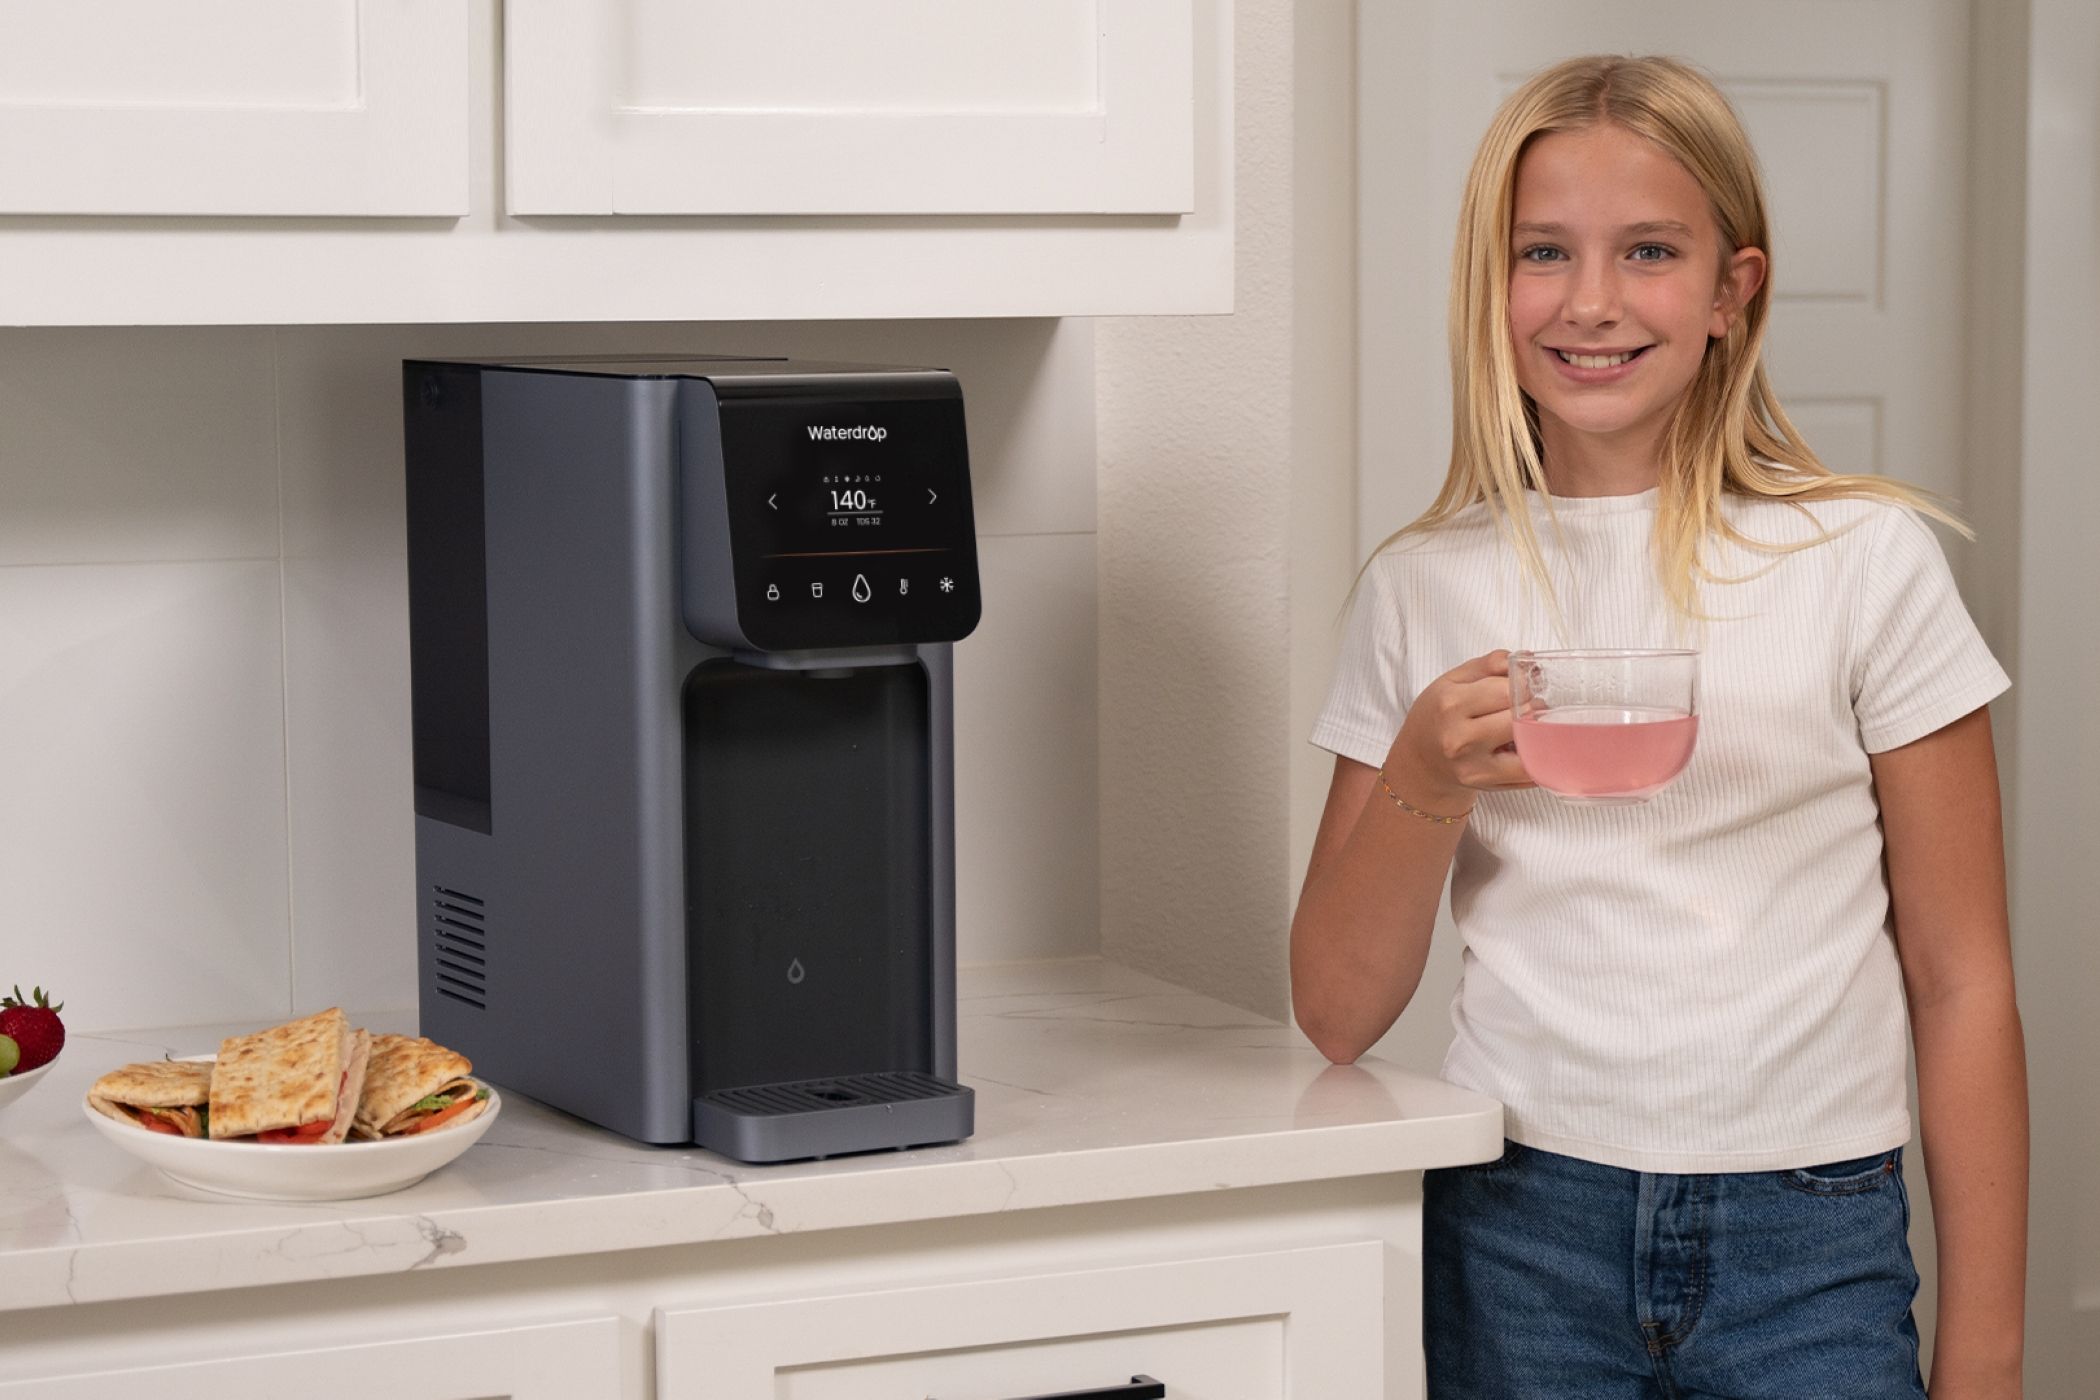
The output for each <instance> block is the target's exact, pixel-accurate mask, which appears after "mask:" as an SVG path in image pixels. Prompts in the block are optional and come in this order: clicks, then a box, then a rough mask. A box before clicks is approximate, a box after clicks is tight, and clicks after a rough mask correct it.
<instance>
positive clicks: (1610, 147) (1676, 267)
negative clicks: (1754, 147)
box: [1509, 125, 1764, 495]
mask: <svg viewBox="0 0 2100 1400" xmlns="http://www.w3.org/2000/svg"><path fill="white" fill-rule="evenodd" d="M1763 275H1764V255H1763V253H1761V252H1759V251H1758V250H1757V249H1754V248H1744V249H1729V248H1726V247H1724V246H1723V245H1722V240H1721V231H1720V227H1719V225H1718V224H1717V223H1716V222H1715V221H1714V215H1713V210H1712V207H1711V205H1710V204H1709V203H1708V201H1707V197H1706V193H1705V191H1704V190H1702V189H1701V188H1700V187H1699V182H1698V181H1697V180H1696V179H1694V178H1693V176H1692V173H1691V172H1690V171H1689V170H1686V169H1685V168H1684V166H1682V165H1680V164H1679V163H1678V162H1677V161H1676V159H1674V158H1673V157H1672V156H1671V155H1670V154H1669V153H1668V152H1666V151H1664V150H1663V149H1662V148H1661V147H1660V146H1657V145H1655V144H1654V143H1653V142H1651V141H1649V140H1647V139H1646V138H1644V137H1641V136H1637V135H1635V134H1634V133H1632V132H1630V131H1628V130H1626V129H1625V128H1623V127H1617V126H1610V125H1604V126H1596V127H1591V128H1588V129H1586V130H1582V131H1566V132H1548V133H1546V134H1544V135H1542V136H1540V137H1538V138H1537V139H1536V140H1534V141H1533V142H1532V143H1531V145H1530V146H1529V148H1527V149H1526V150H1525V152H1524V154H1523V157H1522V158H1521V159H1520V160H1519V161H1518V163H1517V180H1516V200H1515V212H1514V216H1513V219H1512V226H1511V230H1510V274H1509V331H1510V340H1511V343H1512V348H1513V350H1514V352H1515V355H1516V369H1517V383H1518V384H1519V385H1521V386H1522V387H1523V389H1524V391H1525V392H1526V393H1527V394H1529V395H1530V396H1531V398H1532V400H1533V402H1534V403H1536V404H1537V406H1538V411H1539V432H1540V436H1541V437H1542V438H1543V439H1544V445H1545V454H1546V463H1547V472H1548V476H1549V478H1550V479H1551V480H1552V483H1553V488H1554V490H1555V491H1557V492H1560V493H1561V494H1563V495H1614V494H1621V493H1627V492H1633V491H1641V490H1645V489H1646V488H1647V487H1649V486H1652V485H1654V484H1655V481H1656V476H1657V472H1658V469H1659V462H1658V460H1657V450H1658V447H1659V444H1660V442H1661V439H1662V434H1663V430H1664V429H1665V428H1666V427H1667V426H1668V424H1669V420H1670V414H1671V412H1672V411H1673V410H1674V409H1675V408H1676V406H1677V403H1678V401H1679V400H1680V399H1681V398H1682V397H1683V396H1684V393H1685V390H1686V389H1687V388H1688V387H1689V386H1690V385H1691V383H1692V380H1693V378H1694V376H1695V375H1697V373H1698V371H1699V364H1700V361H1701V359H1702V358H1703V357H1704V356H1705V354H1706V345H1707V340H1708V338H1709V337H1715V336H1721V335H1724V334H1726V333H1727V330H1728V327H1729V325H1730V323H1731V322H1732V321H1733V320H1734V318H1735V317H1736V315H1737V314H1739V312H1740V309H1741V307H1742V306H1743V304H1744V303H1745V302H1747V301H1748V299H1749V298H1750V296H1751V295H1752V294H1753V293H1754V292H1755V291H1756V290H1757V286H1758V284H1759V282H1760V281H1761V280H1762V278H1763Z"/></svg>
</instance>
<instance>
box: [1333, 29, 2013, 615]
mask: <svg viewBox="0 0 2100 1400" xmlns="http://www.w3.org/2000/svg"><path fill="white" fill-rule="evenodd" d="M1601 125H1614V126H1619V127H1622V128H1624V129H1625V130H1627V131H1630V132H1632V133H1634V134H1635V135H1638V136H1642V137H1645V138H1646V139H1648V140H1650V141H1652V142H1654V143H1655V144H1656V145H1658V146H1660V147H1661V148H1662V149H1663V150H1665V151H1667V152H1668V153H1669V154H1670V155H1671V156H1673V157H1675V158H1676V160H1677V161H1678V162H1679V163H1680V164H1681V165H1683V166H1684V168H1685V169H1686V170H1688V171H1689V172H1691V174H1692V176H1693V178H1694V179H1696V180H1697V181H1698V182H1699V185H1700V188H1702V189H1703V190H1705V191H1706V196H1707V200H1708V202H1709V204H1710V205H1711V206H1712V210H1713V215H1714V220H1715V222H1716V223H1717V224H1718V225H1719V226H1720V232H1721V242H1722V247H1723V249H1724V250H1726V251H1727V252H1729V253H1732V252H1733V251H1734V250H1736V249H1740V248H1758V249H1761V250H1764V252H1765V253H1766V255H1767V258H1768V259H1769V256H1770V251H1771V239H1770V227H1769V225H1768V223H1767V221H1766V218H1765V200H1764V191H1763V189H1762V188H1761V187H1760V184H1759V180H1758V172H1757V158H1756V156H1755V154H1754V153H1753V152H1752V150H1751V148H1750V141H1749V138H1748V137H1747V136H1746V135H1745V134H1744V132H1743V128H1742V124H1741V123H1740V122H1739V121H1738V120H1737V118H1736V114H1735V111H1734V109H1732V108H1731V107H1730V106H1729V105H1728V100H1727V99H1726V98H1725V97H1723V96H1722V95H1721V93H1720V91H1719V90H1718V89H1717V88H1716V87H1715V86H1714V84H1713V82H1712V80H1710V79H1709V78H1708V77H1707V76H1706V75H1705V74H1703V73H1701V72H1700V71H1699V70H1698V69H1696V68H1693V67H1692V66H1690V65H1689V64H1686V63H1681V62H1679V61H1677V60H1675V59H1669V58H1631V57H1618V56H1613V55H1599V56H1592V57H1588V58H1574V59H1569V60H1567V61H1566V62H1563V63H1559V64H1556V65H1554V66H1553V67H1551V68H1548V69H1546V70H1545V71H1543V72H1541V73H1538V74H1537V75H1535V76H1534V77H1532V78H1531V80H1530V81H1528V82H1526V83H1525V84H1524V85H1523V86H1522V87H1521V88H1519V89H1518V90H1517V91H1516V92H1515V93H1514V94H1512V95H1511V96H1510V98H1509V100H1508V101H1506V102H1504V103H1503V104H1502V108H1501V110H1500V111H1499V112H1497V113H1496V114H1495V119H1494V121H1493V122H1492V123H1491V124H1490V125H1489V127H1488V131H1487V135H1486V136H1484V137H1483V138H1482V139H1481V142H1480V150H1479V151H1478V153H1477V154H1476V155H1475V156H1474V158H1473V168H1472V171H1471V173H1470V174H1468V175H1467V177H1466V188H1465V196H1464V200H1463V202H1462V204H1461V205H1460V211H1459V220H1458V242H1457V246H1456V248H1455V250H1454V252H1453V255H1452V263H1451V379H1452V441H1451V465H1450V469H1449V471H1448V472H1447V473H1446V475H1445V477H1444V485H1443V488H1442V490H1441V491H1439V492H1438V494H1437V498H1436V500H1435V502H1434V503H1433V504H1432V505H1431V506H1430V507H1429V509H1428V510H1426V511H1424V512H1423V513H1422V515H1421V516H1420V517H1418V518H1417V519H1416V520H1414V521H1413V522H1411V523H1410V524H1408V525H1407V526H1405V527H1404V528H1402V529H1401V530H1400V531H1398V532H1397V533H1396V534H1394V535H1393V536H1391V537H1390V538H1388V539H1387V540H1386V541H1385V543H1384V544H1382V545H1380V546H1379V550H1378V551H1373V555H1374V557H1375V556H1376V554H1377V553H1378V552H1380V551H1383V550H1384V549H1386V548H1387V547H1389V546H1391V545H1392V544H1393V543H1394V542H1395V541H1397V540H1399V539H1401V538H1402V537H1403V536H1406V535H1408V534H1411V533H1414V532H1417V531H1424V530H1433V529H1435V528H1436V527H1438V526H1440V525H1442V524H1444V523H1445V522H1447V521H1449V520H1450V519H1451V518H1452V517H1453V516H1455V515H1457V514H1458V513H1459V512H1460V511H1462V510H1464V509H1466V508H1467V507H1469V506H1471V505H1473V504H1475V503H1476V502H1485V504H1486V506H1487V508H1488V510H1489V511H1490V512H1491V513H1492V514H1493V515H1494V517H1495V518H1496V520H1497V522H1498V523H1499V524H1500V525H1501V527H1502V528H1503V529H1504V530H1505V531H1506V532H1507V533H1508V534H1509V535H1510V536H1511V537H1512V538H1513V541H1514V543H1515V546H1516V549H1517V552H1518V555H1519V557H1520V558H1521V559H1522V561H1523V564H1524V569H1525V572H1526V573H1527V574H1529V575H1530V576H1531V577H1532V579H1534V580H1535V581H1536V582H1537V583H1538V584H1539V586H1540V587H1541V588H1542V589H1543V591H1544V592H1545V594H1546V597H1547V599H1548V600H1549V601H1552V600H1553V598H1554V592H1553V585H1552V580H1551V579H1550V578H1549V577H1548V575H1547V571H1546V566H1545V561H1544V558H1543V556H1542V555H1541V554H1540V552H1539V547H1538V537H1537V534H1536V532H1535V531H1534V530H1533V528H1532V523H1531V513H1530V512H1529V511H1528V510H1526V509H1525V508H1524V507H1523V504H1522V502H1523V499H1524V492H1525V491H1526V490H1527V489H1530V490H1535V491H1537V492H1538V493H1539V496H1540V498H1541V499H1542V500H1543V501H1544V502H1545V503H1546V506H1547V510H1548V515H1549V519H1552V520H1553V524H1554V528H1555V530H1556V531H1557V530H1558V529H1559V522H1558V519H1557V518H1554V517H1553V516H1552V515H1551V510H1552V493H1551V491H1549V490H1548V488H1547V485H1546V474H1545V470H1544V465H1543V462H1542V460H1541V443H1540V438H1539V428H1538V410H1537V406H1536V405H1535V404H1534V403H1533V402H1532V400H1531V397H1530V396H1529V395H1528V394H1526V393H1524V392H1523V390H1522V389H1521V388H1520V387H1519V386H1518V384H1517V372H1516V358H1515V351H1514V349H1513V348H1512V345H1511V340H1510V330H1509V279H1510V262H1511V253H1510V224H1511V220H1512V218H1513V217H1514V214H1513V210H1514V206H1515V202H1516V174H1517V162H1518V160H1519V158H1520V157H1521V156H1522V155H1523V153H1524V151H1525V149H1526V148H1527V146H1528V145H1529V144H1530V143H1531V141H1532V140H1534V139H1535V138H1536V137H1538V136H1540V135H1542V134H1544V133H1547V132H1564V131H1581V130H1585V129H1588V128H1592V127H1596V126H1601ZM1771 288H1772V278H1771V276H1770V273H1769V271H1768V272H1767V275H1766V276H1765V278H1764V280H1763V281H1762V283H1761V284H1760V285H1759V286H1758V288H1757V290H1756V292H1755V293H1754V294H1753V295H1752V296H1751V297H1750V298H1749V300H1748V301H1747V303H1746V304H1745V305H1744V306H1743V307H1742V308H1741V310H1740V313H1739V314H1738V315H1737V316H1735V317H1734V319H1733V320H1732V322H1731V324H1730V325H1729V328H1728V333H1727V334H1726V335H1725V336H1723V337H1721V338H1719V339H1715V340H1710V341H1709V342H1708V343H1707V347H1706V354H1705V357H1704V358H1703V359H1702V360H1701V362H1700V366H1699V370H1698V372H1697V374H1696V375H1695V376H1694V378H1693V380H1692V383H1691V385H1690V386H1689V387H1688V388H1687V389H1686V391H1685V394H1684V397H1683V398H1682V400H1680V402H1679V404H1678V406H1677V409H1676V411H1675V413H1674V414H1673V415H1672V418H1671V421H1670V424H1669V427H1668V428H1667V429H1666V431H1665V432H1664V435H1663V443H1662V452H1661V456H1662V461H1661V463H1660V467H1661V477H1660V480H1659V482H1658V490H1657V506H1656V518H1655V535H1654V545H1655V563H1656V569H1657V572H1658V574H1659V575H1660V578H1661V582H1662V584H1663V587H1664V591H1665V592H1666V594H1667V595H1668V597H1669V598H1670V600H1671V602H1672V603H1673V604H1675V605H1676V607H1677V609H1678V610H1679V611H1680V612H1681V613H1682V614H1683V615H1685V616H1688V617H1700V616H1702V615H1703V614H1701V613H1700V612H1699V610H1698V607H1697V599H1698V591H1699V590H1698V583H1699V580H1700V579H1708V580H1714V581H1724V580H1723V576H1721V575H1718V574H1715V573H1712V572H1711V571H1709V570H1708V568H1707V566H1706V563H1705V560H1704V557H1703V552H1702V546H1703V545H1704V544H1705V542H1706V540H1707V538H1708V536H1710V535H1711V536H1718V537H1720V538H1722V539H1724V540H1728V541H1732V542H1735V543H1737V544H1741V545H1745V546H1748V547H1749V548H1752V549H1755V550H1759V551H1762V552H1768V553H1772V554H1783V553H1791V552H1793V551H1794V550H1798V549H1805V548H1808V547H1810V546H1812V545H1816V544H1820V543H1822V542H1823V541H1824V540H1826V539H1828V538H1829V536H1828V535H1827V534H1826V533H1824V532H1822V530H1821V527H1820V526H1818V530H1817V533H1816V534H1815V536H1814V537H1812V538H1810V539H1807V540H1804V541H1802V542H1799V543H1795V544H1775V543H1771V542H1767V541H1760V540H1754V539H1751V538H1750V537H1748V536H1746V535H1744V534H1743V533H1742V532H1741V531H1739V530H1737V529H1736V528H1735V526H1734V525H1733V524H1731V523H1730V521H1729V520H1728V518H1727V516H1726V515H1725V514H1724V513H1723V512H1722V511H1721V508H1720V504H1721V496H1722V494H1723V493H1724V492H1729V493H1734V494H1736V495H1741V496H1758V497H1765V498H1768V499H1777V500H1784V501H1788V502H1792V503H1795V504H1796V505H1797V506H1798V505H1799V504H1800V503H1803V502H1808V501H1826V500H1833V499H1837V498H1841V497H1860V496H1865V497H1873V498H1877V499H1881V500H1886V501H1892V502H1896V503H1899V504H1902V505H1905V506H1909V507H1911V508H1913V509H1915V510H1918V511H1921V512H1923V513H1924V514H1926V515H1930V516H1932V517H1933V518H1935V519H1938V520H1942V521H1945V522H1946V523H1947V524H1949V525H1951V526H1952V527H1953V528H1955V529H1956V530H1958V531H1960V532H1961V533H1962V534H1963V535H1965V536H1969V537H1971V538H1973V535H1972V534H1971V532H1970V531H1969V529H1968V528H1967V526H1965V525H1963V524H1962V522H1961V521H1960V520H1959V519H1957V518H1956V517H1955V516H1954V515H1953V514H1952V513H1951V512H1950V511H1949V510H1948V509H1946V508H1945V507H1944V506H1942V505H1941V504H1940V503H1939V501H1938V499H1937V498H1936V497H1934V496H1933V495H1932V494H1931V493H1929V492H1925V491H1922V490H1920V489H1918V488H1916V487H1912V486H1907V485H1905V484H1904V483H1902V482H1899V481H1896V480H1894V479H1893V478H1890V477H1885V476H1872V475H1842V474H1839V473H1835V472H1832V471H1831V470H1830V469H1829V468H1828V467H1826V466H1824V465H1823V463H1822V462H1821V461H1820V460H1819V459H1818V458H1817V457H1816V454H1815V453H1814V452H1813V451H1811V450H1810V449H1809V446H1808V444H1807V443H1806V442H1804V441H1803V440H1802V437H1801V434H1800V433H1799V432H1798V431H1797V430H1796V429H1795V427H1794V425H1793V423H1792V422H1791V421H1789V420H1788V418H1787V416H1786V412H1785V410H1783V409H1782V408H1781V407H1780V406H1779V399H1778V397H1777V396H1776V395H1775V394H1774V393H1773V392H1772V386H1771V383H1770V381H1769V380H1768V379H1767V378H1766V375H1765V368H1764V363H1763V359H1762V353H1761V352H1762V349H1763V344H1764V333H1765V321H1766V317H1767V315H1768V313H1769V311H1770V307H1771ZM1804 513H1805V512H1804ZM1555 612H1556V613H1557V612H1558V606H1557V604H1556V605H1555Z"/></svg>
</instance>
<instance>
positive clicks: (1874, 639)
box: [1852, 507, 2012, 753]
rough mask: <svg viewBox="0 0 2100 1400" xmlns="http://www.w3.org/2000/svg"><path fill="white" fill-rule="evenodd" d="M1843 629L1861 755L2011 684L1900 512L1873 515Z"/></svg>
mask: <svg viewBox="0 0 2100 1400" xmlns="http://www.w3.org/2000/svg"><path fill="white" fill-rule="evenodd" d="M1880 515H1881V519H1879V520H1878V521H1876V522H1875V530H1874V535H1873V537H1872V539H1871V540H1870V541H1869V543H1868V546H1867V561H1866V568H1865V571H1864V574H1863V576H1862V579H1861V588H1860V593H1859V598H1858V603H1857V609H1856V611H1855V613H1854V615H1853V624H1852V657H1853V662H1852V711H1853V714H1854V715H1855V716H1856V717H1857V718H1858V720H1859V733H1860V739H1861V741H1862V742H1863V743H1864V744H1865V746H1866V750H1867V752H1868V753H1882V752H1884V751H1886V750H1888V749H1893V748H1900V747H1902V746H1903V745H1904V744H1908V743H1910V742H1912V741H1913V740H1916V739H1922V738H1924V737H1925V736H1926V735H1927V734H1930V733H1932V732H1933V731H1934V730H1935V729H1939V728H1942V727H1943V726H1945V725H1948V724H1952V723H1953V722H1954V721H1955V720H1958V719H1960V718H1961V717H1962V716H1963V715H1966V714H1968V713H1970V712H1971V711H1973V710H1977V709H1980V708H1982V707H1983V706H1984V705H1987V704H1989V703H1990V702H1991V700H1993V699H1994V698H1996V697H1997V696H1999V695H2001V694H2003V693H2004V692H2005V690H2006V689H2007V688H2008V687H2009V686H2010V685H2011V684H2012V682H2011V680H2010V679H2008V678H2007V676H2006V674H2005V670H2004V668H2003V667H2001V666H1999V664H1998V661H1997V658H1996V657H1994V656H1992V655H1991V651H1990V648H1989V647H1988V646H1986V645H1985V644H1984V640H1983V636H1982V634H1981V633H1979V632H1978V631H1977V630H1976V624H1975V622H1974V621H1972V620H1971V619H1970V617H1969V610H1968V608H1967V607H1965V606H1964V605H1963V603H1962V600H1961V594H1960V593H1958V592H1957V591H1956V590H1955V587H1954V575H1953V574H1952V573H1951V572H1950V571H1949V570H1948V568H1947V556H1946V555H1945V554H1944V553H1943V552H1942V551H1941V549H1940V542H1939V541H1938V540H1937V539H1936V538H1934V537H1933V534H1932V531H1931V530H1929V529H1928V528H1926V526H1925V523H1924V522H1923V521H1922V520H1920V519H1918V517H1917V516H1916V515H1914V514H1912V513H1911V512H1910V511H1908V510H1905V509H1901V508H1898V507H1889V508H1887V509H1886V510H1884V511H1882V512H1880Z"/></svg>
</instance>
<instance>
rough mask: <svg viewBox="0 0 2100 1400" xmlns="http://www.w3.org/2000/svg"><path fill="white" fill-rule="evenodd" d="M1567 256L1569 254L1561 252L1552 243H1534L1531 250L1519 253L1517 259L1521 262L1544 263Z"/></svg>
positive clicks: (1527, 249)
mask: <svg viewBox="0 0 2100 1400" xmlns="http://www.w3.org/2000/svg"><path fill="white" fill-rule="evenodd" d="M1566 256H1567V254H1565V253H1563V252H1561V250H1560V249H1558V248H1556V247H1554V246H1553V245H1552V244H1550V243H1534V244H1532V245H1531V246H1530V247H1529V248H1526V249H1523V250H1522V251H1521V252H1519V253H1518V254H1517V259H1518V260H1519V261H1520V262H1529V263H1542V262H1553V261H1555V260H1557V259H1560V258H1564V257H1566Z"/></svg>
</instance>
